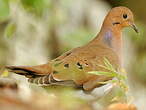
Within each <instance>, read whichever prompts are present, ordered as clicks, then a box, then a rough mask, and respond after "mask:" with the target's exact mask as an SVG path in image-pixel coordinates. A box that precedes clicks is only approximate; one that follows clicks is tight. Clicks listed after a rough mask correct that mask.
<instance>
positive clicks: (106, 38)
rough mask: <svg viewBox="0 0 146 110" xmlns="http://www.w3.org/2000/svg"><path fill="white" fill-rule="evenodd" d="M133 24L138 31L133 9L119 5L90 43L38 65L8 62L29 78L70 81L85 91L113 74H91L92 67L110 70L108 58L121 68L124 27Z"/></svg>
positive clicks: (53, 82) (12, 69)
mask: <svg viewBox="0 0 146 110" xmlns="http://www.w3.org/2000/svg"><path fill="white" fill-rule="evenodd" d="M125 27H132V28H133V29H134V30H135V31H136V32H138V30H137V28H136V26H135V24H134V18H133V13H132V12H131V10H130V9H128V8H126V7H123V6H120V7H115V8H113V9H111V11H109V13H108V14H107V16H106V17H105V19H104V22H103V25H102V27H101V30H100V32H99V33H98V35H97V36H96V37H95V38H94V39H93V40H92V41H90V42H89V43H88V44H86V45H84V46H81V47H78V48H74V49H72V50H70V51H68V52H66V53H64V54H63V55H61V56H59V57H57V58H56V59H54V60H51V61H49V62H48V63H47V64H43V65H38V66H6V68H7V69H8V70H9V71H10V72H14V73H17V74H20V75H25V76H26V77H27V78H29V79H28V81H29V82H31V83H36V84H41V85H69V86H75V87H79V88H82V89H83V90H85V91H90V90H93V89H94V88H96V87H100V86H102V84H101V83H99V82H103V81H108V80H111V79H112V77H108V76H105V75H100V76H99V75H93V74H89V73H88V72H89V71H108V70H106V69H105V68H102V67H101V66H99V65H104V58H106V59H108V60H109V62H110V63H111V64H112V65H113V67H114V68H115V69H116V70H117V71H118V70H119V68H120V67H121V57H122V56H121V55H122V45H123V41H122V29H123V28H125Z"/></svg>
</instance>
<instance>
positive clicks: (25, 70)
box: [6, 64, 52, 78]
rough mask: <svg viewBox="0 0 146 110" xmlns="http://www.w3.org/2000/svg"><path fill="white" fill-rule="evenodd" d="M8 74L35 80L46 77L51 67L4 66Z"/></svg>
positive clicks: (46, 65) (45, 65) (47, 65)
mask: <svg viewBox="0 0 146 110" xmlns="http://www.w3.org/2000/svg"><path fill="white" fill-rule="evenodd" d="M6 69H8V71H9V72H14V73H16V74H20V75H24V76H26V77H28V78H36V77H40V76H44V75H48V74H50V73H51V72H52V68H51V65H49V64H44V65H38V66H6Z"/></svg>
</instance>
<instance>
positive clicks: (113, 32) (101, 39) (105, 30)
mask: <svg viewBox="0 0 146 110" xmlns="http://www.w3.org/2000/svg"><path fill="white" fill-rule="evenodd" d="M121 30H122V29H121V28H120V27H116V28H115V27H112V26H104V25H103V26H102V29H101V31H100V32H99V34H98V35H97V37H96V38H95V39H94V40H93V41H91V42H92V43H95V44H99V43H101V44H102V45H105V46H107V47H109V48H112V49H113V50H114V51H115V52H116V53H117V55H118V56H119V58H120V59H121V57H122V45H123V41H122V32H121Z"/></svg>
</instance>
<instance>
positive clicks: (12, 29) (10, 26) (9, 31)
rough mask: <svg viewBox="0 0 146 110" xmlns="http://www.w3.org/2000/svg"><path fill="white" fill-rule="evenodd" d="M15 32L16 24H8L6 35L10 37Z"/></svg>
mask: <svg viewBox="0 0 146 110" xmlns="http://www.w3.org/2000/svg"><path fill="white" fill-rule="evenodd" d="M15 32H16V24H15V23H10V24H8V25H7V27H6V29H5V36H6V37H8V38H10V37H12V36H13V35H14V33H15Z"/></svg>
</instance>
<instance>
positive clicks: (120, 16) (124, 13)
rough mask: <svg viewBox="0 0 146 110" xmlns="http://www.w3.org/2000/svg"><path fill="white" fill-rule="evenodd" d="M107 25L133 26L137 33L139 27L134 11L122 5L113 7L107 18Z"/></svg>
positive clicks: (114, 26) (117, 26) (116, 26)
mask: <svg viewBox="0 0 146 110" xmlns="http://www.w3.org/2000/svg"><path fill="white" fill-rule="evenodd" d="M104 24H105V25H109V26H110V27H111V26H112V27H113V28H114V29H116V28H120V29H122V28H124V27H132V28H133V29H134V30H135V31H136V32H137V33H138V29H137V27H136V25H135V23H134V18H133V13H132V11H131V10H130V9H128V8H126V7H123V6H120V7H115V8H113V9H111V11H110V12H109V13H108V15H107V16H106V19H105V23H104Z"/></svg>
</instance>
